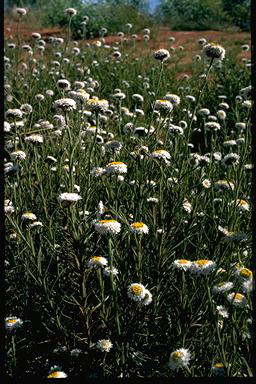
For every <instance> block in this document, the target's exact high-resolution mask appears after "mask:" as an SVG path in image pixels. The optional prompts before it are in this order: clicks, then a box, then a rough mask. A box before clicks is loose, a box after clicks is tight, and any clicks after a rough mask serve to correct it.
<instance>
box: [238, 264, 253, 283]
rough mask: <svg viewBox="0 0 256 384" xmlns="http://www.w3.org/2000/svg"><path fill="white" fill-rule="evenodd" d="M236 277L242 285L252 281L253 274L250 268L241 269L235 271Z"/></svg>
mask: <svg viewBox="0 0 256 384" xmlns="http://www.w3.org/2000/svg"><path fill="white" fill-rule="evenodd" d="M235 276H236V278H237V279H238V280H239V281H240V282H241V283H244V282H246V281H251V280H252V278H253V273H252V271H251V270H250V269H249V268H245V267H240V268H238V269H237V270H236V271H235Z"/></svg>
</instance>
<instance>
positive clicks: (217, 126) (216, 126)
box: [204, 121, 220, 131]
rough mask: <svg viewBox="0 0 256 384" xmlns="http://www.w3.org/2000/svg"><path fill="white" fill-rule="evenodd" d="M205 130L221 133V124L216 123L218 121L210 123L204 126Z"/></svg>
mask: <svg viewBox="0 0 256 384" xmlns="http://www.w3.org/2000/svg"><path fill="white" fill-rule="evenodd" d="M204 127H205V129H206V130H207V129H210V130H213V131H219V130H220V124H219V123H216V121H208V122H207V123H205V124H204Z"/></svg>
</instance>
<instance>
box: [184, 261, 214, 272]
mask: <svg viewBox="0 0 256 384" xmlns="http://www.w3.org/2000/svg"><path fill="white" fill-rule="evenodd" d="M215 269H216V263H215V261H212V260H207V259H200V260H196V261H193V262H192V265H191V268H190V271H191V272H192V273H195V274H197V275H208V274H209V273H211V272H212V271H214V270H215Z"/></svg>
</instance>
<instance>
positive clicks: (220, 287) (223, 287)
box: [212, 281, 234, 294]
mask: <svg viewBox="0 0 256 384" xmlns="http://www.w3.org/2000/svg"><path fill="white" fill-rule="evenodd" d="M233 287H234V284H233V283H232V282H231V281H224V282H221V283H218V284H217V285H214V287H213V288H212V292H213V293H214V294H216V293H220V292H227V291H230V290H231V289H232V288H233Z"/></svg>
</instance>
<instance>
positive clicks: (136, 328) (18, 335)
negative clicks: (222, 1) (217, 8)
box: [4, 8, 253, 379]
mask: <svg viewBox="0 0 256 384" xmlns="http://www.w3.org/2000/svg"><path fill="white" fill-rule="evenodd" d="M63 12H66V13H67V15H68V17H69V18H70V25H71V23H72V20H73V18H74V17H76V11H75V10H74V9H72V8H71V9H67V10H63ZM25 18H26V11H25V12H24V10H23V9H19V8H18V9H17V23H16V30H14V31H13V32H14V33H13V38H12V39H10V38H7V39H6V40H5V43H4V49H5V51H4V55H5V56H4V64H5V74H4V80H5V81H4V93H5V117H4V120H5V121H4V141H5V152H4V157H5V162H4V172H5V192H4V193H5V201H4V211H5V235H6V240H5V278H6V287H7V290H6V308H5V326H6V327H5V328H6V330H5V340H6V351H5V352H6V369H5V371H6V374H7V375H8V376H10V377H13V378H16V379H21V378H25V377H28V376H31V375H32V376H34V377H38V378H47V377H48V378H59V377H60V378H61V377H63V378H65V377H67V378H85V379H86V378H100V377H123V378H124V377H128V378H136V377H141V378H148V377H150V378H151V377H155V378H168V377H170V378H171V377H182V376H184V377H210V376H226V377H249V376H252V375H253V373H252V345H251V344H252V342H251V327H252V325H251V323H252V303H251V295H252V286H253V281H252V271H251V269H250V268H251V266H250V263H251V253H252V252H251V241H252V239H251V238H252V235H251V216H250V212H251V202H250V195H251V175H252V169H253V166H252V163H251V162H252V160H251V120H250V119H251V107H252V100H251V85H250V75H251V72H250V71H251V68H250V65H251V64H250V58H249V56H248V54H249V50H250V46H249V45H248V39H247V41H243V39H242V40H239V39H238V40H234V41H232V43H231V42H229V43H228V44H227V46H225V44H223V43H221V44H220V42H218V41H217V42H212V41H208V40H207V39H205V38H200V39H197V40H196V41H195V42H194V45H193V49H192V50H186V48H184V46H182V45H180V42H179V41H178V40H177V39H175V38H174V37H173V36H172V35H170V36H169V38H168V39H166V41H164V42H162V43H161V46H159V47H156V48H154V49H152V46H151V44H150V42H151V40H154V36H152V31H150V30H149V29H148V28H146V29H145V30H143V31H141V34H142V36H143V38H142V39H141V40H140V41H138V36H137V35H135V34H133V32H132V30H133V26H132V24H130V20H127V24H126V25H124V27H123V31H120V32H119V33H118V34H117V37H116V41H113V42H112V43H111V44H107V43H106V41H105V40H104V38H105V37H106V36H107V30H106V29H104V25H102V30H101V38H99V39H98V40H93V41H89V42H88V41H87V40H85V39H83V40H79V41H73V40H72V38H71V33H70V29H68V30H67V34H66V35H65V36H63V38H61V37H54V36H48V37H47V38H45V39H43V38H42V37H41V35H40V33H38V32H37V31H34V32H33V33H32V35H31V38H30V40H29V41H26V42H24V41H22V38H21V36H20V34H19V25H20V23H21V21H23V20H24V19H25ZM84 21H85V24H84V25H86V18H84ZM237 35H238V34H237ZM186 58H189V63H188V62H186Z"/></svg>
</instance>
